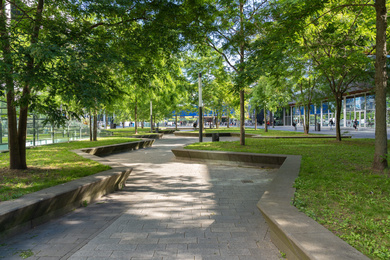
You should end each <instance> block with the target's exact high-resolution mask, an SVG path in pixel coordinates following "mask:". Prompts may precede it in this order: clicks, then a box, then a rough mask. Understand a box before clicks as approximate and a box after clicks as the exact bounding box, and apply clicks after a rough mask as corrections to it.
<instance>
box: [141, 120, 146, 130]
mask: <svg viewBox="0 0 390 260" xmlns="http://www.w3.org/2000/svg"><path fill="white" fill-rule="evenodd" d="M144 127H145V121H142V122H141V128H142V129H144Z"/></svg>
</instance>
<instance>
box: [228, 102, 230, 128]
mask: <svg viewBox="0 0 390 260" xmlns="http://www.w3.org/2000/svg"><path fill="white" fill-rule="evenodd" d="M227 109H228V112H227V128H230V108H229V107H228V108H227Z"/></svg>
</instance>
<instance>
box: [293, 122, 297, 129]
mask: <svg viewBox="0 0 390 260" xmlns="http://www.w3.org/2000/svg"><path fill="white" fill-rule="evenodd" d="M292 125H293V127H294V129H295V131H297V123H295V121H293V123H292Z"/></svg>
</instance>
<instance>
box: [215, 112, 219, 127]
mask: <svg viewBox="0 0 390 260" xmlns="http://www.w3.org/2000/svg"><path fill="white" fill-rule="evenodd" d="M218 115H219V114H218V112H217V117H216V120H215V128H216V129H219V118H218Z"/></svg>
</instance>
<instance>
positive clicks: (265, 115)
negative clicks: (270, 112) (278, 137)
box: [263, 106, 268, 132]
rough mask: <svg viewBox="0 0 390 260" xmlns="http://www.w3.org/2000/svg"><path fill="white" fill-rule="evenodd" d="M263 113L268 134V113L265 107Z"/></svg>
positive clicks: (265, 129)
mask: <svg viewBox="0 0 390 260" xmlns="http://www.w3.org/2000/svg"><path fill="white" fill-rule="evenodd" d="M263 113H264V132H268V125H267V113H266V109H265V106H264V109H263Z"/></svg>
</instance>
